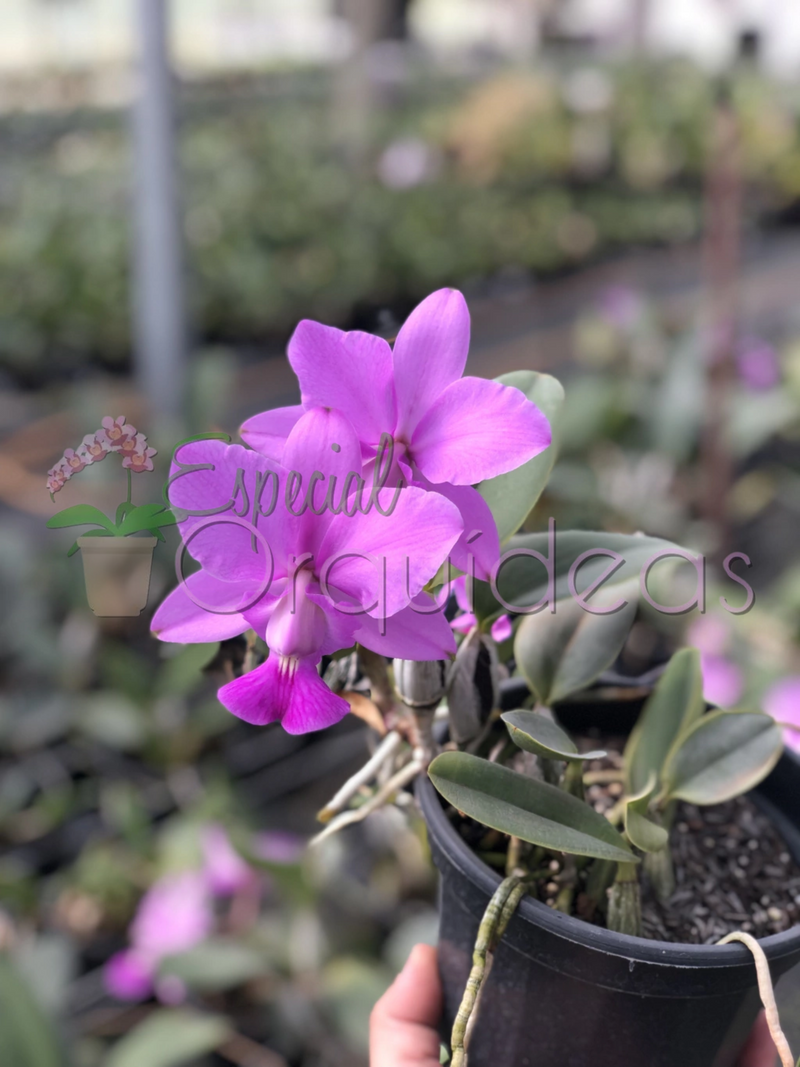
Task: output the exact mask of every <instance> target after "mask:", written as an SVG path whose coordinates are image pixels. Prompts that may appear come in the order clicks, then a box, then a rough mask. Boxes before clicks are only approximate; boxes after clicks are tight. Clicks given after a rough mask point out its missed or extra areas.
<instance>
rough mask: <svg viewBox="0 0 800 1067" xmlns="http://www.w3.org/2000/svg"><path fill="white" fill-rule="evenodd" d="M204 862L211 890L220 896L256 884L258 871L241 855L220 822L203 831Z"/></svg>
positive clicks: (229, 894) (204, 870) (204, 869)
mask: <svg viewBox="0 0 800 1067" xmlns="http://www.w3.org/2000/svg"><path fill="white" fill-rule="evenodd" d="M203 859H204V865H203V873H204V874H205V876H206V879H207V880H208V885H209V888H210V889H211V892H212V893H215V894H217V895H218V896H231V895H232V894H233V893H238V892H239V891H240V890H242V889H246V888H247V887H248V886H250V885H252V884H253V882H254V881H255V878H256V874H255V871H254V870H253V868H252V867H250V866H249V864H248V863H246V862H245V860H244V859H243V858H242V857H241V856H240V855H239V853H238V852H237V851H236V849H235V848H234V847H233V845H232V844H231V841H230V838H229V837H228V835H227V833H226V832H225V828H224V826H220V825H219V823H212V824H211V825H210V826H207V827H206V828H205V831H204V832H203Z"/></svg>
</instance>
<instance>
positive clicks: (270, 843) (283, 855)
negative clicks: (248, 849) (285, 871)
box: [253, 830, 306, 863]
mask: <svg viewBox="0 0 800 1067" xmlns="http://www.w3.org/2000/svg"><path fill="white" fill-rule="evenodd" d="M305 847H306V842H305V840H304V839H303V838H302V837H299V836H298V835H297V834H290V833H286V832H285V831H284V830H267V831H265V832H264V833H261V834H256V836H255V838H254V839H253V854H254V855H256V856H258V858H259V859H262V860H265V861H266V862H267V863H297V862H299V860H300V857H301V856H302V855H303V852H304V851H305Z"/></svg>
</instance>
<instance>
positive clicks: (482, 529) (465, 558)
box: [414, 475, 500, 596]
mask: <svg viewBox="0 0 800 1067" xmlns="http://www.w3.org/2000/svg"><path fill="white" fill-rule="evenodd" d="M414 482H415V484H421V485H422V486H423V487H424V488H426V489H428V490H430V491H431V492H433V493H437V494H439V495H440V496H443V497H445V498H446V499H447V500H450V501H451V502H452V503H453V504H455V506H456V507H457V508H458V510H459V512H460V513H461V521H462V523H463V526H464V528H463V532H462V533H461V535H460V536H459V538H458V540H457V541H456V543H455V544H454V545H453V547H452V549H451V550H450V562H451V563H452V565H453V566H454V567H455V568H456V569H457V570H460V571H464V572H465V573H466V574H472V573H473V569H474V573H475V577H476V578H479V579H480V580H481V581H484V582H485V581H488V580H489V575H490V574H491V572H492V568H493V567H494V565H495V564H496V563H497V561H498V559H499V558H500V536H499V534H498V532H497V524H496V523H495V521H494V515H492V511H491V508H490V507H489V505H488V504H487V503H486V501H485V500H484V499H483V497H482V496H481V494H480V493H479V492H478V490H477V489H473V488H472V486H471V485H449V484H448V483H447V482H444V483H439V484H437V485H433V484H431V483H430V482H428V481H427V480H426V479H424V478H421V477H420V476H419V475H417V476H416V477H415V479H414ZM456 596H458V593H457V592H456Z"/></svg>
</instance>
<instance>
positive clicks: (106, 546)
mask: <svg viewBox="0 0 800 1067" xmlns="http://www.w3.org/2000/svg"><path fill="white" fill-rule="evenodd" d="M77 544H78V548H80V550H81V551H83V550H84V549H86V548H89V549H94V550H96V551H97V552H117V551H119V550H122V551H123V552H126V553H128V554H130V553H136V552H146V551H147V550H148V549H151V548H154V547H155V546H156V545H157V544H158V538H157V537H139V536H137V534H128V536H127V537H114V536H113V535H112V536H109V537H85V536H81V537H79V538H78V539H77Z"/></svg>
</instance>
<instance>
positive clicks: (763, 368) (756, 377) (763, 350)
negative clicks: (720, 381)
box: [737, 337, 781, 390]
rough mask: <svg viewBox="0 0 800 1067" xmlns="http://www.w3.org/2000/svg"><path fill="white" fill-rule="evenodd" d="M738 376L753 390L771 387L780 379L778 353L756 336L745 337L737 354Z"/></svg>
mask: <svg viewBox="0 0 800 1067" xmlns="http://www.w3.org/2000/svg"><path fill="white" fill-rule="evenodd" d="M737 363H738V366H739V377H740V378H741V380H742V382H743V383H744V384H745V385H746V386H747V387H748V388H749V389H754V390H761V389H772V388H773V387H774V386H776V385H777V384H778V382H779V381H780V376H781V373H780V364H779V362H778V354H777V352H776V351H775V349H774V348H773V347H772V345H770V344H767V342H766V341H762V340H761V339H760V338H758V337H746V338H745V339H744V341H743V342H742V345H741V347H740V348H739V351H738V354H737Z"/></svg>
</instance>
